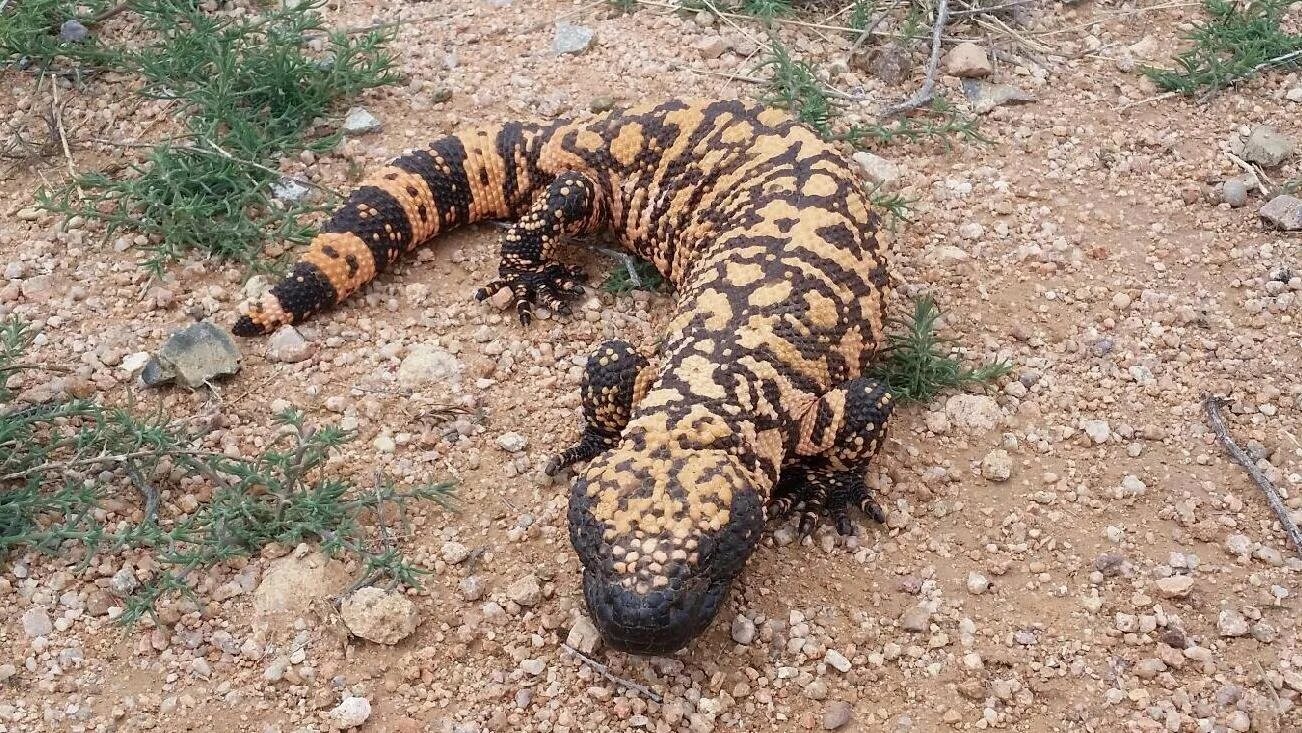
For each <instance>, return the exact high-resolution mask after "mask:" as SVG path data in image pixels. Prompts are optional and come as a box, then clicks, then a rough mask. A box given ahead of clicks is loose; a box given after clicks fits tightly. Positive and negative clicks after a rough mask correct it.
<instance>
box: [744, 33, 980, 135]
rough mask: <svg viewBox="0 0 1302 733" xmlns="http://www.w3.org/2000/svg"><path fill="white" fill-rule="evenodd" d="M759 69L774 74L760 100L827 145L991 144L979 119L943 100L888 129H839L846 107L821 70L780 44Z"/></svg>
mask: <svg viewBox="0 0 1302 733" xmlns="http://www.w3.org/2000/svg"><path fill="white" fill-rule="evenodd" d="M759 69H760V70H767V71H768V73H769V85H768V89H767V90H766V92H765V93H764V95H763V96H762V97H761V99H762V101H764V102H765V103H767V104H772V105H774V106H777V107H782V108H784V109H788V110H791V111H792V113H794V114H795V115H796V117H797V119H799V120H800V121H801V122H803V123H805V124H806V125H809V126H810V127H811V128H813V129H814V131H816V132H817V133H818V134H819V135H821V136H823V138H824V139H827V140H839V141H844V142H848V143H850V144H851V145H853V146H855V147H857V148H863V147H866V146H867V145H868V144H870V143H891V142H895V141H896V140H907V141H909V142H917V141H919V140H924V139H935V140H941V141H944V143H945V144H946V145H949V144H950V142H949V141H950V139H951V138H953V137H955V136H957V137H959V138H960V139H963V140H969V141H977V142H988V141H987V140H986V139H985V138H984V137H982V136H981V134H980V131H979V129H978V126H977V121H976V118H974V117H968V116H965V115H963V114H962V113H960V112H959V111H958V110H957V109H956V108H955V107H954V106H953V105H952V104H950V103H949V102H948V101H946V100H945V99H944V98H940V97H938V98H936V99H935V100H932V103H931V104H930V105H929V106H928V107H927V108H926V109H924V110H922V114H921V115H919V116H914V117H906V118H904V119H901V120H897V121H895V122H892V123H887V124H882V123H872V124H854V125H848V126H846V125H840V124H838V123H839V121H840V117H841V116H842V114H843V113H844V112H845V103H844V102H843V101H842V100H840V99H838V98H837V97H836V95H834V94H832V93H831V91H830V90H829V89H828V87H827V85H826V84H825V83H824V82H823V81H822V80H821V79H819V76H818V71H817V69H815V68H814V67H813V66H811V65H810V64H808V63H806V62H804V61H800V60H798V59H795V58H792V56H791V53H790V52H789V51H788V50H787V48H786V47H785V46H784V45H782V44H781V43H780V42H778V41H776V40H775V41H774V42H773V45H772V46H771V47H770V49H769V54H768V56H767V57H766V58H765V59H764V60H763V61H762V62H761V63H760V65H759Z"/></svg>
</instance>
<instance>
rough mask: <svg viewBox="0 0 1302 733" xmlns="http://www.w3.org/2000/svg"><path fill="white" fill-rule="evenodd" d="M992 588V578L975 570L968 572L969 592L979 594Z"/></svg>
mask: <svg viewBox="0 0 1302 733" xmlns="http://www.w3.org/2000/svg"><path fill="white" fill-rule="evenodd" d="M987 590H990V579H989V578H987V577H986V576H984V575H982V574H981V573H978V572H976V571H975V570H972V571H969V572H968V574H967V592H968V593H971V594H972V595H974V596H979V595H981V594H982V593H985V592H986V591H987Z"/></svg>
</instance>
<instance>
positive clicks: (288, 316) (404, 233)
mask: <svg viewBox="0 0 1302 733" xmlns="http://www.w3.org/2000/svg"><path fill="white" fill-rule="evenodd" d="M545 136H546V135H545V131H544V130H543V129H542V128H539V127H535V126H530V125H524V124H520V123H509V124H505V125H500V126H497V127H485V128H481V129H477V130H474V131H472V132H468V133H463V134H459V135H450V136H448V137H444V138H441V139H439V140H436V141H435V142H433V143H431V144H430V145H429V146H428V147H426V148H422V149H419V150H414V151H411V152H409V153H406V154H405V155H403V156H401V157H399V158H397V159H395V160H393V161H391V162H390V163H389V164H388V165H386V166H385V167H383V168H381V169H380V170H378V171H376V172H375V173H374V174H373V175H371V176H370V177H368V178H367V179H365V180H364V181H362V183H361V184H360V185H359V186H358V187H357V189H356V190H354V191H353V192H352V193H351V194H350V195H349V197H348V200H347V201H346V202H344V204H343V205H342V206H341V207H340V208H339V209H337V210H336V211H335V212H334V214H333V215H332V216H331V217H330V219H329V221H327V222H326V224H325V226H323V227H322V228H321V232H320V234H318V235H317V236H316V237H315V238H314V239H313V240H312V242H311V244H309V245H308V248H307V251H306V252H304V253H303V255H302V256H301V257H300V258H299V259H298V261H297V262H295V263H294V265H293V267H292V268H291V270H290V272H289V274H288V275H287V276H286V277H285V279H283V280H281V281H280V282H279V283H277V284H276V285H275V286H273V287H272V288H271V289H270V290H268V291H267V292H266V293H265V294H263V296H262V298H261V299H260V300H259V301H257V302H255V303H253V304H251V305H249V306H248V307H247V308H246V310H245V312H244V314H243V315H242V316H240V318H239V320H238V321H236V323H235V326H234V327H233V328H232V329H231V331H232V333H234V334H235V335H236V336H258V335H262V334H266V333H270V332H271V331H274V330H276V328H278V327H280V326H282V325H284V324H287V323H298V322H300V321H302V320H303V319H305V318H308V317H309V316H311V315H313V314H315V313H318V312H320V311H322V310H324V309H326V308H329V307H330V306H333V305H335V304H336V303H338V302H340V301H342V300H343V299H345V298H347V297H348V296H349V295H351V294H353V293H355V292H357V290H358V289H360V288H361V287H362V286H363V285H365V284H367V283H368V282H370V281H371V280H372V279H374V278H375V276H376V275H377V274H379V273H381V272H383V271H384V270H385V269H386V268H388V267H389V266H390V265H392V264H393V263H394V262H395V261H397V259H398V257H399V256H400V255H401V254H403V253H404V252H408V251H410V250H412V249H415V248H416V247H418V246H420V245H422V244H424V243H425V242H427V241H429V240H430V239H432V238H433V237H435V236H437V235H438V234H440V233H442V232H446V231H449V230H451V229H453V228H456V227H458V226H461V225H464V224H471V223H474V222H478V221H484V220H487V219H496V218H502V217H506V216H511V215H513V214H515V213H518V212H519V211H521V210H522V209H523V208H525V207H527V206H528V205H529V203H530V202H531V200H532V198H533V197H534V195H536V193H537V192H538V191H539V190H541V188H542V187H543V186H546V185H547V181H546V180H544V176H543V174H542V172H541V171H540V170H539V169H538V166H537V163H538V155H539V151H540V150H541V147H542V145H543V143H544V142H545V139H544V138H545Z"/></svg>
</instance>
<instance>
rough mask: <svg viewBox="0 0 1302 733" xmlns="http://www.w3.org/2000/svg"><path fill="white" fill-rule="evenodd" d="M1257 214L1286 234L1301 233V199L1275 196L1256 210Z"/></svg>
mask: <svg viewBox="0 0 1302 733" xmlns="http://www.w3.org/2000/svg"><path fill="white" fill-rule="evenodd" d="M1257 213H1258V214H1260V215H1261V218H1263V219H1265V220H1266V221H1268V222H1270V223H1271V224H1274V225H1275V226H1277V227H1279V228H1280V229H1283V230H1284V231H1286V232H1298V231H1302V199H1299V198H1297V197H1296V196H1289V195H1287V194H1284V195H1280V196H1276V197H1275V198H1273V199H1271V200H1270V201H1267V202H1266V205H1265V206H1263V207H1261V208H1260V209H1258V210H1257Z"/></svg>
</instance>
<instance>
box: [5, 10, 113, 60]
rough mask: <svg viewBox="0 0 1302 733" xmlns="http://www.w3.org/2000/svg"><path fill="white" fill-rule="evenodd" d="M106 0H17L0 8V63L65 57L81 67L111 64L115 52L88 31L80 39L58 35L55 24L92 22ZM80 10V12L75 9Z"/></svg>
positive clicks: (57, 27)
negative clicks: (88, 35)
mask: <svg viewBox="0 0 1302 733" xmlns="http://www.w3.org/2000/svg"><path fill="white" fill-rule="evenodd" d="M108 5H109V3H108V2H107V0H90V1H89V2H74V0H21V1H20V2H14V3H12V5H11V6H10V5H9V4H8V3H0V6H9V7H7V9H5V10H3V11H0V64H11V63H22V64H26V65H31V66H44V65H46V64H48V63H50V62H53V61H55V60H57V59H68V60H71V61H73V62H76V63H77V64H80V65H82V66H88V67H97V66H111V65H113V64H114V63H115V62H116V60H117V58H118V52H117V51H115V50H113V49H111V48H105V47H104V46H103V45H101V44H100V42H99V41H98V39H96V37H95V36H94V35H93V34H92V35H91V36H90V37H89V38H87V39H85V40H82V41H64V40H61V39H60V38H59V26H60V25H62V24H63V23H64V22H65V21H68V20H77V21H79V22H81V23H82V24H84V25H92V24H93V19H94V18H95V17H96V16H97V15H98V14H99V13H101V12H102V11H104V10H105V9H106V8H107V7H108ZM78 11H83V12H78Z"/></svg>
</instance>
